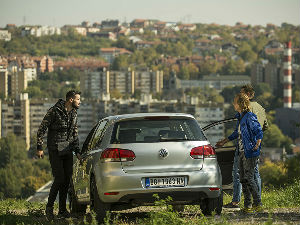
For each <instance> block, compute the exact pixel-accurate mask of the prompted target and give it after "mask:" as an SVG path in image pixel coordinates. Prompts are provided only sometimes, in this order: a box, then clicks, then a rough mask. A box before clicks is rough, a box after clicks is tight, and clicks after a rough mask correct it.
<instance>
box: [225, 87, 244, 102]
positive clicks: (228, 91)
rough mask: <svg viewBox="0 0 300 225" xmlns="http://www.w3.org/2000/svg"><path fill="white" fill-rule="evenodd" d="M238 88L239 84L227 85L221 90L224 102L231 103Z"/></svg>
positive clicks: (239, 88) (238, 90)
mask: <svg viewBox="0 0 300 225" xmlns="http://www.w3.org/2000/svg"><path fill="white" fill-rule="evenodd" d="M240 90H241V87H240V86H228V87H225V88H224V89H223V90H222V91H221V95H222V96H223V98H224V100H225V102H227V103H232V102H233V99H234V96H235V95H236V94H238V93H239V92H240Z"/></svg>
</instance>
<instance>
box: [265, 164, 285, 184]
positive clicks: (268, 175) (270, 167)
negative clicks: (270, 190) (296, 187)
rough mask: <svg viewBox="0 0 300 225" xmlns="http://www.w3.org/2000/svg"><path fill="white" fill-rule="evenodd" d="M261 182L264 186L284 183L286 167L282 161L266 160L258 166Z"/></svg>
mask: <svg viewBox="0 0 300 225" xmlns="http://www.w3.org/2000/svg"><path fill="white" fill-rule="evenodd" d="M259 172H260V175H261V178H262V182H263V184H264V185H266V186H277V187H278V186H280V185H282V184H286V182H287V176H286V168H285V167H284V163H283V162H277V163H273V162H271V161H269V160H266V161H265V162H264V163H263V164H262V166H261V167H260V168H259Z"/></svg>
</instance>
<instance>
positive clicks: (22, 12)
mask: <svg viewBox="0 0 300 225" xmlns="http://www.w3.org/2000/svg"><path fill="white" fill-rule="evenodd" d="M129 3H130V4H129ZM0 6H1V7H0V27H5V26H6V24H16V25H17V26H20V25H27V24H30V25H51V26H63V25H66V24H72V25H75V24H80V23H81V22H82V21H90V22H92V23H93V22H100V21H102V20H106V19H118V20H120V21H121V22H124V21H126V22H130V21H132V20H133V19H136V18H140V19H158V20H162V21H170V22H171V21H172V22H183V23H204V24H210V23H217V24H221V25H234V24H235V23H237V22H242V23H244V24H250V25H263V26H265V25H266V24H267V23H272V24H275V25H281V24H282V23H291V24H294V25H299V24H300V13H299V9H300V1H298V0H287V1H282V0H272V1H270V0H243V1H240V0H227V1H221V0H211V1H197V2H195V1H193V0H185V1H182V0H175V1H174V0H164V1H158V0H152V1H149V2H148V1H147V2H146V1H140V0H130V1H125V0H111V1H103V0H87V1H80V0H64V1H58V0H53V1H38V0H25V1H18V0H0ZM70 6H72V8H71V9H70ZM66 12H69V13H66Z"/></svg>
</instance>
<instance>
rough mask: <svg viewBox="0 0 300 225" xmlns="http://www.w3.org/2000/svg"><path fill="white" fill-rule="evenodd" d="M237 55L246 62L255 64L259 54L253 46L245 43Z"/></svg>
mask: <svg viewBox="0 0 300 225" xmlns="http://www.w3.org/2000/svg"><path fill="white" fill-rule="evenodd" d="M237 54H238V55H239V56H241V57H242V59H243V60H244V61H246V62H250V63H251V62H254V61H255V60H256V58H257V54H255V52H254V51H253V50H252V48H251V46H250V45H249V44H248V43H246V42H243V43H242V44H241V46H240V47H239V49H238V52H237Z"/></svg>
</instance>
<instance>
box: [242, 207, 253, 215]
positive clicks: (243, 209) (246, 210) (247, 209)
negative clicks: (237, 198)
mask: <svg viewBox="0 0 300 225" xmlns="http://www.w3.org/2000/svg"><path fill="white" fill-rule="evenodd" d="M240 211H241V212H242V213H245V214H251V213H254V212H253V209H252V208H250V207H244V208H242V209H241V210H240Z"/></svg>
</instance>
